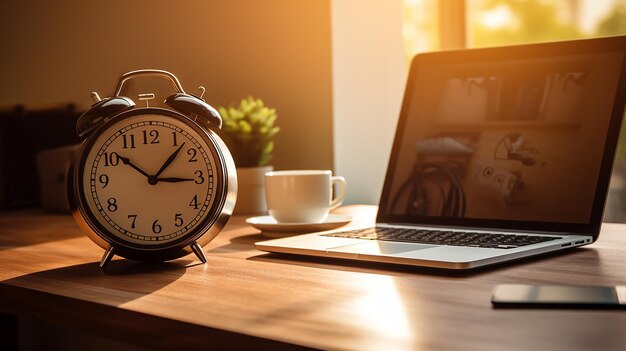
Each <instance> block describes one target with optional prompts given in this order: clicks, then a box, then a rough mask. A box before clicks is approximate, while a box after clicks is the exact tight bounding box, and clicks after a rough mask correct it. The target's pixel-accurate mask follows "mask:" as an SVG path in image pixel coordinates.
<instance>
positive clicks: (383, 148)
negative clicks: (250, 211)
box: [331, 0, 407, 204]
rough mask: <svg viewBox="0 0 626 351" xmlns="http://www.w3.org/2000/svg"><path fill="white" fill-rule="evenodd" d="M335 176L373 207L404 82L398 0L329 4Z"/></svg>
mask: <svg viewBox="0 0 626 351" xmlns="http://www.w3.org/2000/svg"><path fill="white" fill-rule="evenodd" d="M331 13H332V63H333V80H332V82H333V128H334V135H333V141H334V150H333V153H334V161H335V173H337V174H339V175H342V176H344V177H345V178H346V180H347V182H348V192H347V197H346V201H345V202H346V203H367V204H376V203H378V200H379V197H380V192H381V189H382V183H383V180H384V176H385V172H386V169H387V162H388V159H389V153H390V150H391V144H392V141H393V135H394V132H395V127H396V122H397V120H398V115H399V111H400V105H401V102H402V95H403V92H404V86H405V81H406V69H407V62H406V61H405V54H404V48H403V42H402V3H401V1H400V0H372V1H350V0H333V1H332V9H331Z"/></svg>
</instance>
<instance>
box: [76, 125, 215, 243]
mask: <svg viewBox="0 0 626 351" xmlns="http://www.w3.org/2000/svg"><path fill="white" fill-rule="evenodd" d="M213 149H214V147H212V145H211V146H210V145H209V143H208V142H207V141H206V138H203V137H202V135H200V134H199V133H198V132H197V131H196V130H195V129H194V128H191V127H190V126H189V125H188V124H187V123H185V122H182V121H181V120H179V119H176V118H170V117H167V116H163V115H156V114H144V115H137V116H132V117H129V118H124V119H122V120H120V121H119V122H117V123H113V124H111V125H110V126H109V127H108V128H106V129H105V130H103V131H102V132H101V133H100V135H99V136H98V138H96V139H95V141H94V143H93V145H92V147H91V149H90V151H89V153H88V155H87V157H86V159H85V162H84V166H83V167H84V168H83V172H82V187H83V189H82V191H83V194H84V196H85V200H86V201H87V203H88V204H89V208H90V209H91V210H92V212H93V217H94V219H95V220H96V221H97V222H98V224H99V225H100V226H102V227H104V228H105V229H106V230H105V231H106V232H108V233H111V234H112V235H114V236H116V237H117V239H119V240H121V241H123V242H129V243H132V244H137V245H140V246H144V245H149V246H156V245H161V244H166V243H170V242H172V241H175V240H177V239H181V238H183V237H185V236H186V234H189V233H190V232H193V231H194V229H196V228H197V227H198V226H199V225H201V224H202V223H203V220H204V219H205V217H206V216H207V215H208V214H209V212H210V211H209V209H210V208H211V206H212V205H213V202H214V197H215V194H214V190H215V189H216V188H217V187H218V186H216V185H217V184H216V182H220V181H221V179H220V177H219V174H220V172H219V171H218V169H217V168H216V164H217V163H216V162H215V155H214V153H213V152H214V151H213Z"/></svg>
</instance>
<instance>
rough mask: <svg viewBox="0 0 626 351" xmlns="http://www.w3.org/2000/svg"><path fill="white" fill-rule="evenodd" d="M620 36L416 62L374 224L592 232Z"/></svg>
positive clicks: (618, 109)
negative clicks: (377, 216) (470, 226)
mask: <svg viewBox="0 0 626 351" xmlns="http://www.w3.org/2000/svg"><path fill="white" fill-rule="evenodd" d="M624 39H625V38H604V39H592V40H582V41H574V42H561V43H547V44H535V45H524V46H517V47H504V48H489V49H474V50H465V51H454V52H440V53H429V54H422V55H418V56H416V57H415V59H414V61H413V64H412V66H411V72H410V76H409V81H408V86H407V90H406V92H405V97H404V102H403V107H402V112H401V116H400V121H399V123H398V130H397V132H396V138H395V141H394V146H393V151H392V156H391V159H390V165H389V168H388V170H387V177H386V181H385V186H384V190H383V196H382V199H381V204H380V206H381V208H380V210H379V218H378V220H379V222H404V223H420V224H445V225H456V226H465V225H472V226H476V225H479V226H481V227H486V228H493V227H496V228H502V229H528V230H546V231H563V230H567V231H570V232H588V231H593V230H596V229H599V225H600V222H601V215H602V209H603V206H604V201H605V197H606V191H607V188H608V181H609V176H610V170H611V166H612V161H613V156H614V152H615V145H616V140H617V136H618V130H619V127H620V124H621V117H622V115H623V106H624V86H623V85H624V84H623V82H622V83H621V84H620V80H621V79H622V78H621V77H622V76H623V75H624V73H623V72H622V71H623V69H622V68H623V67H622V66H623V64H624V48H625V45H626V41H625V40H624ZM622 80H623V79H622Z"/></svg>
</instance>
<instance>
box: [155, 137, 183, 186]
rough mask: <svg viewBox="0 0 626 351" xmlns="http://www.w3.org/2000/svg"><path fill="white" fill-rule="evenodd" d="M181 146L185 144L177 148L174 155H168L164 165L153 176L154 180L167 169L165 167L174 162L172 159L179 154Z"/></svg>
mask: <svg viewBox="0 0 626 351" xmlns="http://www.w3.org/2000/svg"><path fill="white" fill-rule="evenodd" d="M183 146H185V143H183V144H182V145H181V146H179V147H178V149H176V151H174V153H172V154H171V155H170V157H168V159H167V160H165V163H164V164H163V166H161V168H160V169H159V171H158V172H156V174H155V175H154V177H155V178H156V177H158V176H160V175H161V173H163V171H164V170H165V169H166V168H167V166H169V165H170V164H171V163H172V162H174V159H175V158H176V155H178V153H179V152H180V149H182V148H183Z"/></svg>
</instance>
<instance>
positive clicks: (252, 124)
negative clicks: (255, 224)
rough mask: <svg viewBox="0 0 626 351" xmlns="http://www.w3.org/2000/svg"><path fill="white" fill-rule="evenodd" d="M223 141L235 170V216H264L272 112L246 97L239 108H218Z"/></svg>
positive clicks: (271, 137)
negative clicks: (237, 188) (232, 159)
mask: <svg viewBox="0 0 626 351" xmlns="http://www.w3.org/2000/svg"><path fill="white" fill-rule="evenodd" d="M219 112H220V114H221V115H222V120H223V126H222V130H223V131H224V133H225V135H224V137H225V141H226V144H227V145H228V148H229V150H230V152H231V154H232V155H233V158H234V160H235V165H236V166H237V178H238V182H239V190H238V192H237V204H236V206H235V214H261V213H266V212H267V207H266V204H265V189H264V182H265V173H266V172H269V171H271V170H273V167H272V166H270V165H268V163H269V162H270V160H271V159H272V153H273V151H274V136H275V135H276V133H278V132H279V131H280V128H279V127H277V126H275V125H274V124H275V122H276V118H277V115H276V109H273V108H269V107H267V106H265V104H264V103H263V100H261V99H255V98H253V97H252V96H249V97H247V98H245V99H242V100H241V102H240V103H239V106H232V107H220V108H219Z"/></svg>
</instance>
